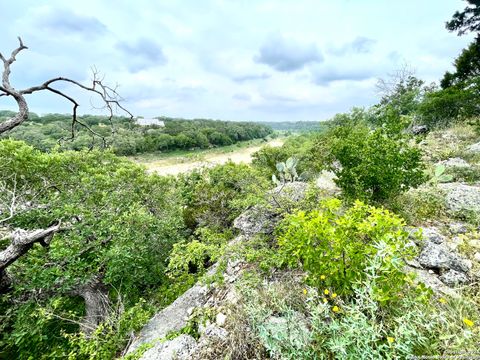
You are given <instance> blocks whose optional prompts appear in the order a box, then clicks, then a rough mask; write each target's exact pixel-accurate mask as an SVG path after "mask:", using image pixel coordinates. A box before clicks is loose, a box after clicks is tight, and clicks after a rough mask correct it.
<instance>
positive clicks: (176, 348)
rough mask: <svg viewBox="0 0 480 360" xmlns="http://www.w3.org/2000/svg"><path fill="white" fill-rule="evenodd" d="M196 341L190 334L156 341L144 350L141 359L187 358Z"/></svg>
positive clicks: (177, 359)
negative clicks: (152, 345)
mask: <svg viewBox="0 0 480 360" xmlns="http://www.w3.org/2000/svg"><path fill="white" fill-rule="evenodd" d="M196 345H197V342H196V341H195V339H194V338H193V337H191V336H190V335H185V334H183V335H180V336H177V337H176V338H175V339H172V340H168V341H165V342H157V343H156V344H155V346H154V347H152V348H151V349H148V350H147V351H145V353H144V354H143V355H142V357H141V358H140V359H141V360H174V359H175V360H187V359H189V358H190V353H191V352H192V351H193V350H194V348H195V346H196Z"/></svg>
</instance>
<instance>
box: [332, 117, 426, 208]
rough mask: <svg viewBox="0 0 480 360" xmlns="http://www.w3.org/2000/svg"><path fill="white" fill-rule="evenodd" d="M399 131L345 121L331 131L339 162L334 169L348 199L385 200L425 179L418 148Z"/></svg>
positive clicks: (335, 155)
mask: <svg viewBox="0 0 480 360" xmlns="http://www.w3.org/2000/svg"><path fill="white" fill-rule="evenodd" d="M394 126H399V125H398V124H395V125H394ZM398 130H399V129H393V128H390V127H389V126H382V127H380V128H377V129H374V130H371V129H370V128H368V127H367V126H366V125H364V124H353V125H352V124H350V125H348V124H346V125H343V126H339V127H337V128H335V129H334V130H333V131H332V133H331V137H332V139H331V140H330V141H331V146H330V147H331V153H332V160H337V161H338V162H339V163H340V168H338V167H337V168H333V170H334V171H335V172H336V175H337V177H338V180H337V184H338V186H340V187H341V188H342V190H343V195H344V196H345V197H346V198H347V199H351V200H355V199H360V200H364V201H372V202H376V203H382V202H385V201H388V200H389V199H391V198H393V197H395V196H396V195H398V194H399V193H401V192H404V191H406V190H408V189H409V188H410V187H415V186H418V185H420V184H421V183H422V182H423V181H424V180H425V176H424V173H423V169H424V165H423V163H422V161H421V153H420V151H419V149H417V148H416V147H413V146H412V145H411V144H410V142H409V138H408V137H407V136H406V135H404V134H403V133H402V132H400V131H398Z"/></svg>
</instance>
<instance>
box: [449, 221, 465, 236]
mask: <svg viewBox="0 0 480 360" xmlns="http://www.w3.org/2000/svg"><path fill="white" fill-rule="evenodd" d="M448 229H449V230H450V232H451V233H452V234H454V235H457V234H465V233H467V231H468V228H467V225H465V224H464V223H461V222H453V223H450V224H448Z"/></svg>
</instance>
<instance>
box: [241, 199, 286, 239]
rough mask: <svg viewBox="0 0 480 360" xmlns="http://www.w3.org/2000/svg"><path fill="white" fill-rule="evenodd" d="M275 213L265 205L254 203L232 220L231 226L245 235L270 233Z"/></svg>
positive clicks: (275, 217) (275, 219) (274, 220)
mask: <svg viewBox="0 0 480 360" xmlns="http://www.w3.org/2000/svg"><path fill="white" fill-rule="evenodd" d="M277 216H278V215H277V214H276V212H275V211H273V210H272V209H269V208H267V207H266V206H261V205H255V206H254V207H252V208H250V209H248V210H246V211H244V212H243V213H242V214H241V215H240V216H239V217H237V218H236V219H235V220H234V221H233V227H234V228H236V229H238V230H240V231H241V232H242V233H243V234H244V235H245V236H247V237H250V236H253V235H256V234H271V233H272V232H273V230H274V229H275V225H276V223H277Z"/></svg>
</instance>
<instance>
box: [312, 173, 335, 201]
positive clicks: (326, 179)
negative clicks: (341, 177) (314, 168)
mask: <svg viewBox="0 0 480 360" xmlns="http://www.w3.org/2000/svg"><path fill="white" fill-rule="evenodd" d="M336 179H337V176H336V175H335V174H334V173H333V172H331V171H326V170H323V171H322V172H321V173H320V175H319V176H318V178H317V181H316V185H317V187H318V188H319V189H320V190H321V191H323V192H325V193H326V194H327V195H331V196H334V195H337V194H339V193H340V188H339V187H338V186H337V184H336V183H335V180H336Z"/></svg>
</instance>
